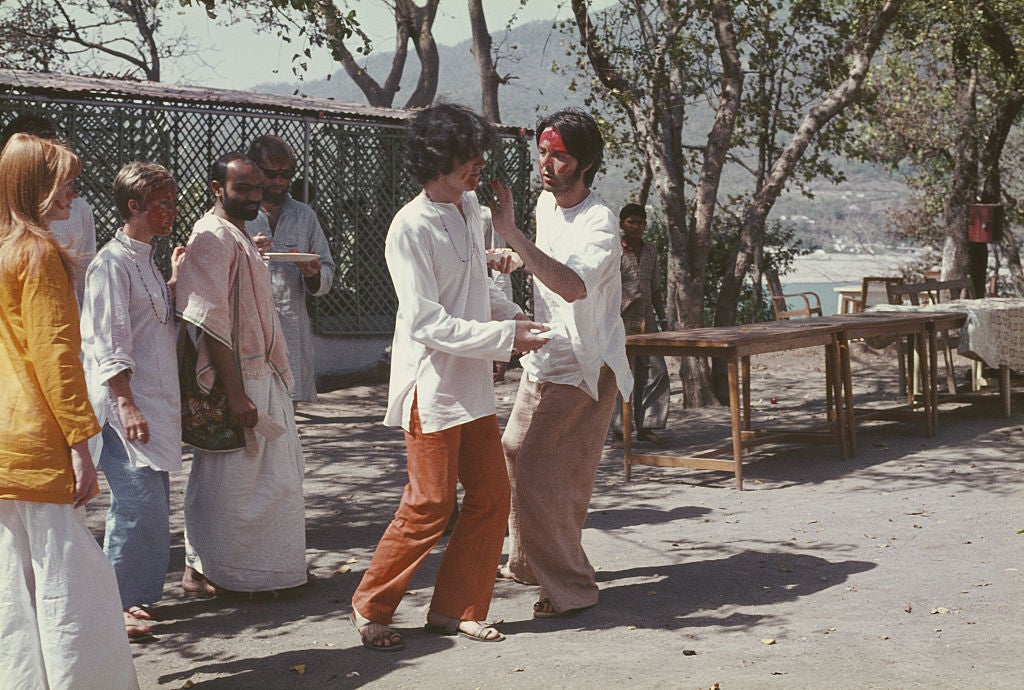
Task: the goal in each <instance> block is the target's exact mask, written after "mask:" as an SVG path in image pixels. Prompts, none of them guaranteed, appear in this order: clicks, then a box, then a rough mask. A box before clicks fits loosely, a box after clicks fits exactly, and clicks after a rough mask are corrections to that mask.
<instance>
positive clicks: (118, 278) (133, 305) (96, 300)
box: [81, 230, 181, 472]
mask: <svg viewBox="0 0 1024 690" xmlns="http://www.w3.org/2000/svg"><path fill="white" fill-rule="evenodd" d="M153 251H154V247H153V246H152V245H149V244H146V243H145V242H139V241H137V240H133V239H132V238H130V237H128V236H127V235H125V234H124V233H123V232H121V231H120V230H118V231H117V233H116V234H115V235H114V239H112V240H111V241H110V242H107V244H105V245H104V246H103V249H101V250H100V251H99V253H98V254H97V255H96V258H95V259H93V260H92V263H90V264H89V269H88V271H86V274H85V299H84V301H83V302H82V322H81V329H82V354H83V355H84V360H85V361H84V362H83V364H84V366H85V376H86V384H87V386H88V388H89V401H90V402H91V403H92V407H93V411H94V412H95V413H96V417H97V419H98V420H99V423H100V425H101V426H102V425H103V424H110V426H111V427H112V428H113V429H114V430H115V431H116V432H117V435H118V436H120V437H121V442H122V443H123V444H124V447H125V449H126V450H127V452H128V459H129V461H130V462H131V464H132V466H133V467H138V466H140V465H142V466H146V467H152V468H153V469H155V470H162V471H164V472H167V471H174V470H180V469H181V397H180V393H179V391H178V362H177V353H176V350H175V344H176V333H177V329H176V327H175V322H174V304H173V303H172V302H171V295H170V289H169V288H168V287H167V284H166V283H165V282H164V279H163V276H161V275H160V271H159V270H158V269H157V267H156V264H155V263H154V262H153ZM122 371H127V372H128V375H129V384H130V385H131V388H132V396H133V397H134V398H135V405H136V407H138V408H139V412H141V413H142V416H144V417H145V418H146V421H147V422H148V425H149V440H148V442H147V443H138V442H135V441H131V442H129V441H128V440H127V439H126V438H125V430H124V427H123V426H122V424H121V417H120V415H119V414H118V412H117V399H116V397H115V396H114V395H113V393H112V391H111V390H110V386H109V385H108V381H109V380H110V379H111V378H112V377H113V376H114V375H116V374H119V373H120V372H122ZM94 443H95V444H96V446H95V448H94V450H93V454H94V456H97V457H98V455H99V452H100V449H101V447H102V443H103V441H102V434H100V435H97V436H95V437H94Z"/></svg>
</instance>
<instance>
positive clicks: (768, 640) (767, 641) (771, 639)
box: [761, 637, 775, 644]
mask: <svg viewBox="0 0 1024 690" xmlns="http://www.w3.org/2000/svg"><path fill="white" fill-rule="evenodd" d="M761 644H775V638H774V637H763V638H761Z"/></svg>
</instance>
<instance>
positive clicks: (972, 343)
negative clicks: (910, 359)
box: [868, 297, 1024, 371]
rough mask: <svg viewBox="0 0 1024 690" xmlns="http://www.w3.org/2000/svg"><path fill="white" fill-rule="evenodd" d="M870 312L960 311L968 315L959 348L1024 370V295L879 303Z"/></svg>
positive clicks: (995, 364) (995, 363)
mask: <svg viewBox="0 0 1024 690" xmlns="http://www.w3.org/2000/svg"><path fill="white" fill-rule="evenodd" d="M868 311H947V312H948V311H959V312H965V313H966V314H967V321H966V322H965V323H964V327H963V328H961V329H960V342H959V344H958V346H957V351H958V352H959V353H960V354H962V355H967V356H969V357H975V358H977V359H980V360H981V361H983V362H985V364H987V365H988V366H990V367H999V366H1008V367H1010V368H1011V369H1014V370H1016V371H1024V298H1020V297H986V298H984V299H967V300H953V301H950V302H943V303H941V304H926V305H921V306H914V305H909V304H899V305H897V304H880V305H876V306H874V307H871V308H870V309H868Z"/></svg>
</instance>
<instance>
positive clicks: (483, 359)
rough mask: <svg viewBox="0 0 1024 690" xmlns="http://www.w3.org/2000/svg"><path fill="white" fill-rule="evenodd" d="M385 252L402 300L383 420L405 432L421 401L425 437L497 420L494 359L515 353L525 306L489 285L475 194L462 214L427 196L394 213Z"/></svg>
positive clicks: (466, 200)
mask: <svg viewBox="0 0 1024 690" xmlns="http://www.w3.org/2000/svg"><path fill="white" fill-rule="evenodd" d="M463 214H465V217H463ZM384 256H385V258H386V260H387V264H388V270H389V271H390V272H391V280H392V282H393V283H394V286H395V293H396V294H397V296H398V314H397V316H396V318H395V337H394V341H393V343H392V348H391V384H390V388H389V391H388V410H387V413H386V415H385V417H384V424H386V425H387V426H401V427H402V428H404V429H406V430H408V429H409V420H410V414H411V410H412V402H413V397H414V395H415V397H416V400H417V408H418V410H419V415H420V423H421V425H422V428H423V432H424V433H431V432H435V431H441V430H444V429H448V428H451V427H453V426H457V425H459V424H465V423H467V422H471V421H473V420H475V419H480V418H481V417H486V416H488V415H491V414H494V413H495V407H494V384H493V383H492V381H491V362H492V361H503V362H507V361H508V360H509V358H510V357H511V355H512V342H513V340H514V338H515V324H514V323H513V322H512V321H511V319H512V318H513V317H514V316H515V315H516V314H518V313H520V312H521V310H520V309H519V307H518V306H516V305H515V304H514V303H513V302H511V301H510V300H508V298H506V297H505V295H504V294H502V292H501V291H500V289H499V288H497V287H494V286H493V284H492V283H491V281H490V280H489V279H488V276H487V264H486V259H485V258H484V238H483V231H482V226H481V221H480V204H479V202H478V201H477V199H476V195H475V194H472V193H466V194H464V195H463V197H462V213H460V212H459V209H458V207H456V206H455V204H444V203H438V204H435V203H434V202H432V201H430V200H429V199H428V198H427V196H426V194H424V193H422V192H421V193H420V194H419V195H418V196H417V197H416V198H415V199H413V200H412V201H410V202H409V203H408V204H406V205H405V206H404V207H402V209H401V210H400V211H399V212H398V213H397V214H396V215H395V218H394V220H393V221H392V222H391V227H390V228H389V229H388V236H387V239H386V240H385V242H384ZM492 318H493V319H502V320H501V321H493V320H492ZM620 326H621V322H620Z"/></svg>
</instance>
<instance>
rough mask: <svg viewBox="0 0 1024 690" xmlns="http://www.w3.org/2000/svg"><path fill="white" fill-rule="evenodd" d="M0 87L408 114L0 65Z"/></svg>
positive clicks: (389, 118)
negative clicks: (8, 67) (7, 67)
mask: <svg viewBox="0 0 1024 690" xmlns="http://www.w3.org/2000/svg"><path fill="white" fill-rule="evenodd" d="M5 87H10V88H13V89H16V90H21V91H25V92H29V93H36V94H40V95H47V96H51V97H61V96H63V97H68V98H78V99H82V98H85V97H89V98H94V99H100V100H103V99H118V100H125V99H126V98H127V99H139V100H146V101H156V102H160V103H168V104H169V103H170V102H174V103H178V104H186V103H187V104H192V105H198V106H219V107H222V108H240V109H242V108H258V109H260V110H267V111H274V112H283V113H291V114H294V115H302V116H306V117H313V118H323V117H325V116H326V117H332V118H342V119H348V120H360V121H368V122H387V123H391V124H398V123H401V122H404V121H405V120H406V119H407V118H408V117H409V115H410V114H411V113H412V112H413V111H411V110H401V109H398V108H378V107H374V106H369V105H360V104H358V103H340V102H338V101H334V100H331V99H328V98H302V97H299V96H275V95H271V94H261V93H252V92H249V91H233V90H230V89H209V88H205V87H200V86H178V85H174V84H164V83H162V82H152V81H130V80H127V79H101V78H96V77H80V76H75V75H71V74H56V73H43V72H29V71H25V70H16V69H0V92H2V91H7V90H8V89H7V88H5ZM498 129H499V130H500V131H501V132H502V133H505V134H522V132H523V130H520V129H519V128H517V127H509V126H502V125H498Z"/></svg>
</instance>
